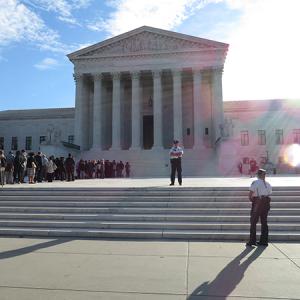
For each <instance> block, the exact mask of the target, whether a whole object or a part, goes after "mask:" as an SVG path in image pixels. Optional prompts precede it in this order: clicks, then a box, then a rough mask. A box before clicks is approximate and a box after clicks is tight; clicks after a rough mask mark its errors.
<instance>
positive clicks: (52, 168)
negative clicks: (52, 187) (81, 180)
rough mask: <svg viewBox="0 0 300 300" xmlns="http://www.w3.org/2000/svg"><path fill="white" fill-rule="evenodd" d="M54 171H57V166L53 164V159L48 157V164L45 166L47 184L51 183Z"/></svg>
mask: <svg viewBox="0 0 300 300" xmlns="http://www.w3.org/2000/svg"><path fill="white" fill-rule="evenodd" d="M56 169H57V166H56V164H55V163H54V157H53V156H50V158H49V161H48V164H47V180H48V182H52V181H53V174H54V172H55V170H56Z"/></svg>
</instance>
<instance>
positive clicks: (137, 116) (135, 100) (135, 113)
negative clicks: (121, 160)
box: [130, 72, 141, 149]
mask: <svg viewBox="0 0 300 300" xmlns="http://www.w3.org/2000/svg"><path fill="white" fill-rule="evenodd" d="M131 80H132V103H131V141H132V142H131V148H130V149H140V147H141V145H140V137H141V128H140V127H141V104H140V99H139V96H140V72H133V73H131Z"/></svg>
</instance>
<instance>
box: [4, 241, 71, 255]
mask: <svg viewBox="0 0 300 300" xmlns="http://www.w3.org/2000/svg"><path fill="white" fill-rule="evenodd" d="M71 240H72V239H55V240H52V241H47V242H44V243H39V244H35V245H31V246H26V247H23V248H19V249H14V250H9V251H5V252H2V253H0V259H7V258H12V257H16V256H20V255H24V254H28V253H30V252H33V251H37V250H40V249H44V248H48V247H52V246H56V245H59V244H63V243H67V242H69V241H71Z"/></svg>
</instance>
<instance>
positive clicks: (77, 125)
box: [73, 73, 84, 150]
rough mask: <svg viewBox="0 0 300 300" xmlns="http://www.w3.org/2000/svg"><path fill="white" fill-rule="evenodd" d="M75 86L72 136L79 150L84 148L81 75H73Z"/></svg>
mask: <svg viewBox="0 0 300 300" xmlns="http://www.w3.org/2000/svg"><path fill="white" fill-rule="evenodd" d="M73 76H74V80H75V84H76V95H75V120H74V136H75V144H76V145H78V146H80V150H83V147H84V138H83V134H84V133H83V121H84V118H83V112H84V111H83V109H82V106H83V101H84V99H83V74H78V73H76V74H73Z"/></svg>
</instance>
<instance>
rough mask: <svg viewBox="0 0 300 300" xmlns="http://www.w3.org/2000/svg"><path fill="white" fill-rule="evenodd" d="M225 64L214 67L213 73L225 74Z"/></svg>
mask: <svg viewBox="0 0 300 300" xmlns="http://www.w3.org/2000/svg"><path fill="white" fill-rule="evenodd" d="M223 70H224V68H223V66H222V67H215V68H212V73H213V74H215V75H222V74H223Z"/></svg>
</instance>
